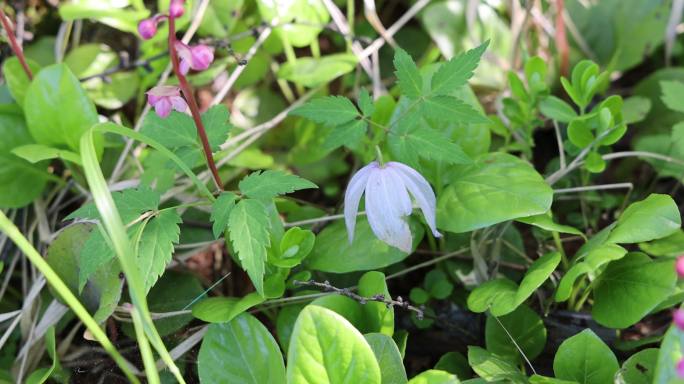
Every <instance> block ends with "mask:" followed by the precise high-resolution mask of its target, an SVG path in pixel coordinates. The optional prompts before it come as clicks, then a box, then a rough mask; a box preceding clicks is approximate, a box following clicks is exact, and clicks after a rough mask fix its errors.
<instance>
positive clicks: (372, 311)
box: [359, 271, 394, 368]
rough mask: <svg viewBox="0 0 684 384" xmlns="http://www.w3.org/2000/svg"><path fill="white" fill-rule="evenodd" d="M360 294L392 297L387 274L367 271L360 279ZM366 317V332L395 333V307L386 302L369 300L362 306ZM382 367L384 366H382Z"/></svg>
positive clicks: (388, 334) (390, 334)
mask: <svg viewBox="0 0 684 384" xmlns="http://www.w3.org/2000/svg"><path fill="white" fill-rule="evenodd" d="M359 295H361V296H363V297H373V296H375V295H383V296H384V297H386V298H391V296H390V293H389V290H388V289H387V282H386V281H385V274H384V273H382V272H377V271H370V272H366V273H364V274H363V276H361V279H359ZM361 310H362V311H363V314H364V317H365V324H366V328H365V329H364V330H363V331H364V333H368V332H379V333H382V334H385V335H387V336H392V335H393V334H394V308H392V307H388V306H387V305H385V304H384V303H378V302H374V301H371V302H368V303H366V304H364V305H363V306H362V307H361ZM381 368H382V367H381Z"/></svg>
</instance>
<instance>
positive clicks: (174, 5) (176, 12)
mask: <svg viewBox="0 0 684 384" xmlns="http://www.w3.org/2000/svg"><path fill="white" fill-rule="evenodd" d="M184 2H185V0H171V4H169V17H173V18H174V19H175V18H178V17H181V16H183V13H185V8H184V7H183V3H184Z"/></svg>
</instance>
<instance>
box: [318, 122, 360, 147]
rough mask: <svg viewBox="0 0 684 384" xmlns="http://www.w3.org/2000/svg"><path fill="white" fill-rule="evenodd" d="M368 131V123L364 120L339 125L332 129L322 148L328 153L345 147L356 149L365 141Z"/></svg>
mask: <svg viewBox="0 0 684 384" xmlns="http://www.w3.org/2000/svg"><path fill="white" fill-rule="evenodd" d="M367 129H368V123H367V122H366V121H364V120H351V121H349V122H347V123H344V124H342V125H338V126H336V127H333V128H332V129H330V132H329V133H328V135H327V136H326V137H325V141H324V142H323V145H322V147H323V149H325V150H326V151H332V150H333V149H337V148H339V147H341V146H343V145H344V146H346V147H347V148H350V147H354V146H355V145H357V144H358V143H359V142H360V141H361V140H362V139H363V137H364V135H365V134H366V130H367Z"/></svg>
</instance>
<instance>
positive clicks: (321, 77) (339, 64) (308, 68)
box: [278, 3, 358, 88]
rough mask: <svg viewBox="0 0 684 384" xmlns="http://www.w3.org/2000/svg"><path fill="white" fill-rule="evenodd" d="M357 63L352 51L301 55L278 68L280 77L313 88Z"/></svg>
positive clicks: (336, 76)
mask: <svg viewBox="0 0 684 384" xmlns="http://www.w3.org/2000/svg"><path fill="white" fill-rule="evenodd" d="M307 4H308V3H307ZM326 14H327V12H326ZM357 64H358V59H357V58H356V56H355V55H353V54H351V53H339V54H334V55H327V56H322V57H320V58H313V57H299V58H297V61H296V62H288V63H285V64H283V65H282V66H281V67H280V69H279V70H278V77H279V78H281V79H284V80H288V81H291V82H293V83H295V84H299V85H301V86H304V87H310V88H313V87H317V86H319V85H323V84H327V83H329V82H331V81H333V80H334V79H336V78H338V77H340V76H342V75H344V74H346V73H349V72H351V71H353V70H354V68H356V65H357Z"/></svg>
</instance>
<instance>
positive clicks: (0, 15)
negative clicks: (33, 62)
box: [0, 8, 33, 80]
mask: <svg viewBox="0 0 684 384" xmlns="http://www.w3.org/2000/svg"><path fill="white" fill-rule="evenodd" d="M0 23H2V28H3V29H4V30H5V32H6V33H7V38H8V39H9V43H10V47H12V52H14V55H15V56H17V59H19V63H21V67H22V68H24V72H26V76H28V78H29V80H33V72H32V71H31V68H29V66H28V63H27V62H26V57H25V56H24V51H23V50H22V49H21V46H20V45H19V43H18V42H17V38H16V36H14V28H12V25H11V24H10V22H9V18H8V17H7V15H6V14H5V11H3V10H2V8H0Z"/></svg>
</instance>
